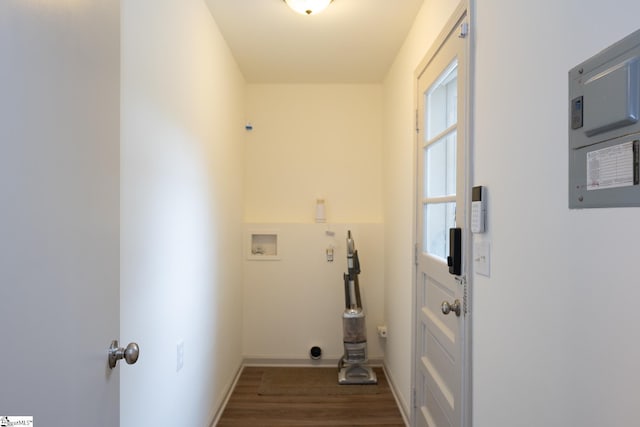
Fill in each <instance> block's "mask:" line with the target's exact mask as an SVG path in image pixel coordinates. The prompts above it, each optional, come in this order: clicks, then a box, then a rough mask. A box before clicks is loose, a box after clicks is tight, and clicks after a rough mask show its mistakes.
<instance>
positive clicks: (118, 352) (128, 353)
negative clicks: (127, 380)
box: [109, 340, 140, 369]
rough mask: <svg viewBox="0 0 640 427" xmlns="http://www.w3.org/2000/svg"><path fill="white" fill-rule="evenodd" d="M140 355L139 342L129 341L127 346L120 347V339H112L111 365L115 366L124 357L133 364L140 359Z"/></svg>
mask: <svg viewBox="0 0 640 427" xmlns="http://www.w3.org/2000/svg"><path fill="white" fill-rule="evenodd" d="M139 355H140V347H138V344H136V343H134V342H132V343H129V345H128V346H127V348H122V347H118V340H113V341H111V347H109V367H110V368H111V369H113V368H115V367H116V365H117V363H118V360H120V359H124V361H125V362H127V364H129V365H133V364H134V363H136V362H137V361H138V356H139Z"/></svg>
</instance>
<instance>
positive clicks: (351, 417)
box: [217, 367, 405, 427]
mask: <svg viewBox="0 0 640 427" xmlns="http://www.w3.org/2000/svg"><path fill="white" fill-rule="evenodd" d="M269 369H274V368H268V367H247V368H245V369H244V370H243V372H242V374H241V376H240V378H239V379H238V383H237V384H236V387H235V389H234V390H233V393H232V394H231V397H230V399H229V402H228V403H227V406H226V408H225V410H224V412H223V414H222V417H221V418H220V421H219V422H218V424H217V425H218V427H237V426H252V427H258V426H259V427H286V426H300V427H304V426H337V427H346V426H371V427H373V426H377V427H405V424H404V422H403V420H402V416H401V415H400V410H399V409H398V406H397V405H396V402H395V399H394V398H393V394H392V393H391V390H390V389H389V387H388V386H387V385H386V379H385V378H384V371H382V369H376V374H377V375H378V378H380V379H381V380H382V381H380V383H381V384H384V385H385V387H384V388H383V389H382V390H381V392H380V393H379V394H349V395H313V396H295V395H294V396H292V395H279V396H278V395H276V396H263V395H259V394H258V390H259V388H260V385H261V383H262V376H263V374H264V373H265V372H266V371H267V370H269ZM290 369H299V368H290ZM336 381H337V371H336ZM344 387H360V386H348V385H345V386H344Z"/></svg>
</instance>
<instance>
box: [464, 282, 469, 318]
mask: <svg viewBox="0 0 640 427" xmlns="http://www.w3.org/2000/svg"><path fill="white" fill-rule="evenodd" d="M462 292H464V293H463V295H462V311H463V312H464V314H469V285H468V284H467V281H466V280H465V282H464V287H463V288H462Z"/></svg>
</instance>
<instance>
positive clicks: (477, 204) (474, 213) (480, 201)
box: [471, 185, 487, 233]
mask: <svg viewBox="0 0 640 427" xmlns="http://www.w3.org/2000/svg"><path fill="white" fill-rule="evenodd" d="M485 192H486V188H485V187H483V186H481V185H479V186H477V187H473V188H472V189H471V232H472V233H484V231H485V225H486V217H487V197H486V194H485Z"/></svg>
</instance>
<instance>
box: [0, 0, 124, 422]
mask: <svg viewBox="0 0 640 427" xmlns="http://www.w3.org/2000/svg"><path fill="white" fill-rule="evenodd" d="M119 30H120V28H119V4H118V2H113V1H107V0H96V1H88V0H86V1H85V0H77V1H56V2H41V1H28V0H27V1H24V0H4V1H2V2H0V63H1V64H2V65H1V66H0V87H1V88H2V89H0V92H1V95H0V349H1V351H2V356H1V359H2V361H1V363H0V414H2V415H31V416H33V417H34V420H35V423H36V425H37V424H41V425H48V426H52V427H62V426H66V425H69V424H70V423H71V424H75V425H91V426H117V425H118V384H119V381H118V377H119V374H118V371H110V370H109V368H108V367H107V366H106V361H107V351H106V350H107V348H108V346H109V344H110V342H111V340H112V339H114V338H117V335H118V292H119V289H118V274H119V270H118V257H119V247H118V246H119V245H118V243H119V241H118V223H119V200H118V199H119V195H118V184H119V178H118V169H119V168H118V162H119V159H118V157H119V147H118V137H119V92H118V85H119V53H120V52H119V42H120V34H119Z"/></svg>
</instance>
